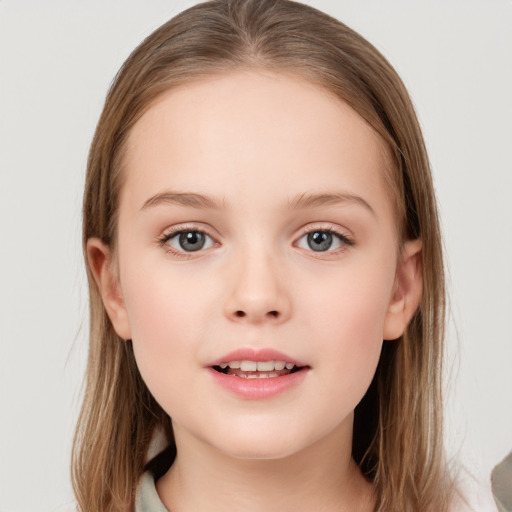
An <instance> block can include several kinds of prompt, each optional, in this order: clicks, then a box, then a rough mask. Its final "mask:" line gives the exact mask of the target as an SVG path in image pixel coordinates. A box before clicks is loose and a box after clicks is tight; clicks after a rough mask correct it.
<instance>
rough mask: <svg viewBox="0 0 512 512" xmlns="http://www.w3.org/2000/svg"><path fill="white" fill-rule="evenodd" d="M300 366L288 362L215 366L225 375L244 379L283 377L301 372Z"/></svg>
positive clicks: (259, 362)
mask: <svg viewBox="0 0 512 512" xmlns="http://www.w3.org/2000/svg"><path fill="white" fill-rule="evenodd" d="M300 368H301V367H300V366H297V365H296V364H295V363H289V362H286V361H248V360H242V361H229V362H225V363H220V364H219V365H215V366H213V369H214V370H216V371H218V372H220V373H223V374H224V375H232V376H234V377H240V378H242V379H271V378H275V377H282V376H284V375H288V374H290V373H294V372H296V371H298V370H300Z"/></svg>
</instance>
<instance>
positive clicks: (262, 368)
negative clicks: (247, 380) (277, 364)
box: [256, 361, 274, 372]
mask: <svg viewBox="0 0 512 512" xmlns="http://www.w3.org/2000/svg"><path fill="white" fill-rule="evenodd" d="M256 367H257V368H258V371H259V372H271V371H272V370H273V369H274V361H258V363H257V364H256Z"/></svg>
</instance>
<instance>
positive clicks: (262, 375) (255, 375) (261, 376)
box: [240, 372, 278, 379]
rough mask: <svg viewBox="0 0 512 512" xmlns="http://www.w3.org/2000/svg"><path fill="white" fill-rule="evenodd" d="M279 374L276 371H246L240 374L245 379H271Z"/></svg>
mask: <svg viewBox="0 0 512 512" xmlns="http://www.w3.org/2000/svg"><path fill="white" fill-rule="evenodd" d="M277 376H278V374H277V373H276V372H267V373H246V374H242V375H240V377H242V378H243V379H270V378H272V377H277Z"/></svg>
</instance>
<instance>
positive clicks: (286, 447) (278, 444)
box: [210, 428, 310, 460]
mask: <svg viewBox="0 0 512 512" xmlns="http://www.w3.org/2000/svg"><path fill="white" fill-rule="evenodd" d="M309 444H310V443H309V442H308V441H307V440H306V439H298V438H296V437H294V436H292V435H290V432H289V430H287V429H282V430H281V431H276V429H273V430H272V429H268V428H267V429H256V428H252V429H245V430H241V431H233V432H229V434H228V435H227V436H225V437H223V439H218V438H217V439H216V440H211V442H210V445H211V446H213V447H215V448H216V449H217V450H219V451H221V452H223V453H224V454H225V455H227V456H229V457H232V458H234V459H241V460H276V459H284V458H286V457H289V456H291V455H293V454H295V453H297V452H300V451H302V450H303V449H305V448H306V447H307V446H308V445H309Z"/></svg>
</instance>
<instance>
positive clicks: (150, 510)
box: [135, 472, 169, 512]
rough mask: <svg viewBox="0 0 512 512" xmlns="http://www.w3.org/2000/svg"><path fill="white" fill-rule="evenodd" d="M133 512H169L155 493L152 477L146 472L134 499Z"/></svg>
mask: <svg viewBox="0 0 512 512" xmlns="http://www.w3.org/2000/svg"><path fill="white" fill-rule="evenodd" d="M135 512H169V511H168V510H167V509H166V508H165V507H164V504H163V503H162V502H161V501H160V497H159V496H158V493H157V492H156V486H155V479H154V478H153V475H152V474H151V473H149V472H146V473H144V474H143V475H142V478H141V481H140V483H139V488H138V490H137V496H136V498H135Z"/></svg>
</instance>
